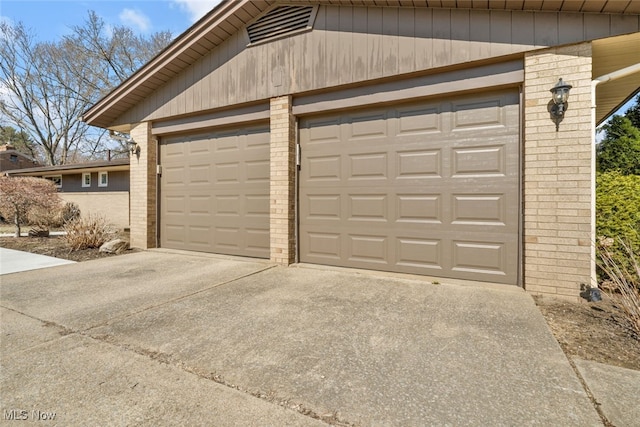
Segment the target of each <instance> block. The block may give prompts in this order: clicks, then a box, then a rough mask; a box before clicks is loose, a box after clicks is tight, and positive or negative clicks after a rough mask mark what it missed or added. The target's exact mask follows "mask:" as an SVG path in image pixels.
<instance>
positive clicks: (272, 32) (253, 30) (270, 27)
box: [247, 6, 317, 44]
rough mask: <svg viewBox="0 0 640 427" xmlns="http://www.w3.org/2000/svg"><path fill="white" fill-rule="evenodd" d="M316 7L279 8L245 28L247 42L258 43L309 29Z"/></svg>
mask: <svg viewBox="0 0 640 427" xmlns="http://www.w3.org/2000/svg"><path fill="white" fill-rule="evenodd" d="M316 10H317V7H316V6H280V7H277V8H275V9H273V10H271V11H270V12H268V13H267V14H266V15H264V16H262V17H261V18H260V19H258V20H257V21H256V22H254V23H253V24H251V25H249V26H248V27H247V33H249V40H250V42H251V43H252V44H253V43H258V42H261V41H264V40H271V39H275V38H279V37H283V36H287V35H289V34H292V33H294V32H299V31H301V30H307V29H311V26H312V25H313V20H314V18H315V14H316Z"/></svg>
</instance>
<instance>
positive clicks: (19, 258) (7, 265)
mask: <svg viewBox="0 0 640 427" xmlns="http://www.w3.org/2000/svg"><path fill="white" fill-rule="evenodd" d="M65 264H75V261H69V260H66V259H60V258H54V257H50V256H45V255H38V254H32V253H29V252H22V251H15V250H13V249H6V248H0V275H3V274H9V273H17V272H19V271H29V270H37V269H40V268H48V267H55V266H57V265H65Z"/></svg>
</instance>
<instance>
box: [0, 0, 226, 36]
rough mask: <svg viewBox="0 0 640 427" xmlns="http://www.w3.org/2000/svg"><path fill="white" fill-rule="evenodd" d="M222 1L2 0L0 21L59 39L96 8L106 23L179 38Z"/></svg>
mask: <svg viewBox="0 0 640 427" xmlns="http://www.w3.org/2000/svg"><path fill="white" fill-rule="evenodd" d="M218 3H220V0H137V1H135V0H0V20H3V21H9V22H10V23H12V24H16V23H18V22H22V23H23V24H24V25H25V26H26V27H27V28H29V29H30V30H31V31H32V33H33V35H34V36H35V37H36V39H38V40H41V41H57V40H60V39H61V38H62V36H64V35H67V34H70V33H71V28H72V27H74V26H78V25H83V24H84V22H85V21H86V19H87V16H88V12H89V11H90V10H93V11H94V12H96V13H97V14H98V16H100V17H101V18H102V19H103V20H104V21H105V23H107V25H110V26H116V25H125V26H127V27H129V28H131V29H133V30H134V31H135V32H137V33H139V34H143V35H148V34H151V33H155V32H158V31H165V30H168V31H170V32H171V34H172V35H173V36H174V37H176V36H178V35H180V34H181V33H182V32H184V31H185V30H186V29H188V28H189V27H190V26H191V25H192V24H194V23H195V22H196V21H197V20H198V19H200V18H201V17H202V16H204V15H205V14H206V13H207V12H209V11H210V10H211V9H213V7H214V6H215V5H216V4H218Z"/></svg>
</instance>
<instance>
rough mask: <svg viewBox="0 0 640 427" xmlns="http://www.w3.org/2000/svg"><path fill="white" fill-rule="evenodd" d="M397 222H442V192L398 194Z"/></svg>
mask: <svg viewBox="0 0 640 427" xmlns="http://www.w3.org/2000/svg"><path fill="white" fill-rule="evenodd" d="M396 206H397V211H396V212H397V214H396V222H399V223H409V224H420V223H423V224H426V223H431V224H442V222H443V218H442V200H441V196H440V194H422V193H418V194H396Z"/></svg>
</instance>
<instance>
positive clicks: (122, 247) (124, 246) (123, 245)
mask: <svg viewBox="0 0 640 427" xmlns="http://www.w3.org/2000/svg"><path fill="white" fill-rule="evenodd" d="M126 250H129V242H127V241H126V240H122V239H115V240H110V241H108V242H106V243H104V244H103V245H102V246H100V252H105V253H108V254H121V253H122V252H124V251H126Z"/></svg>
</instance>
